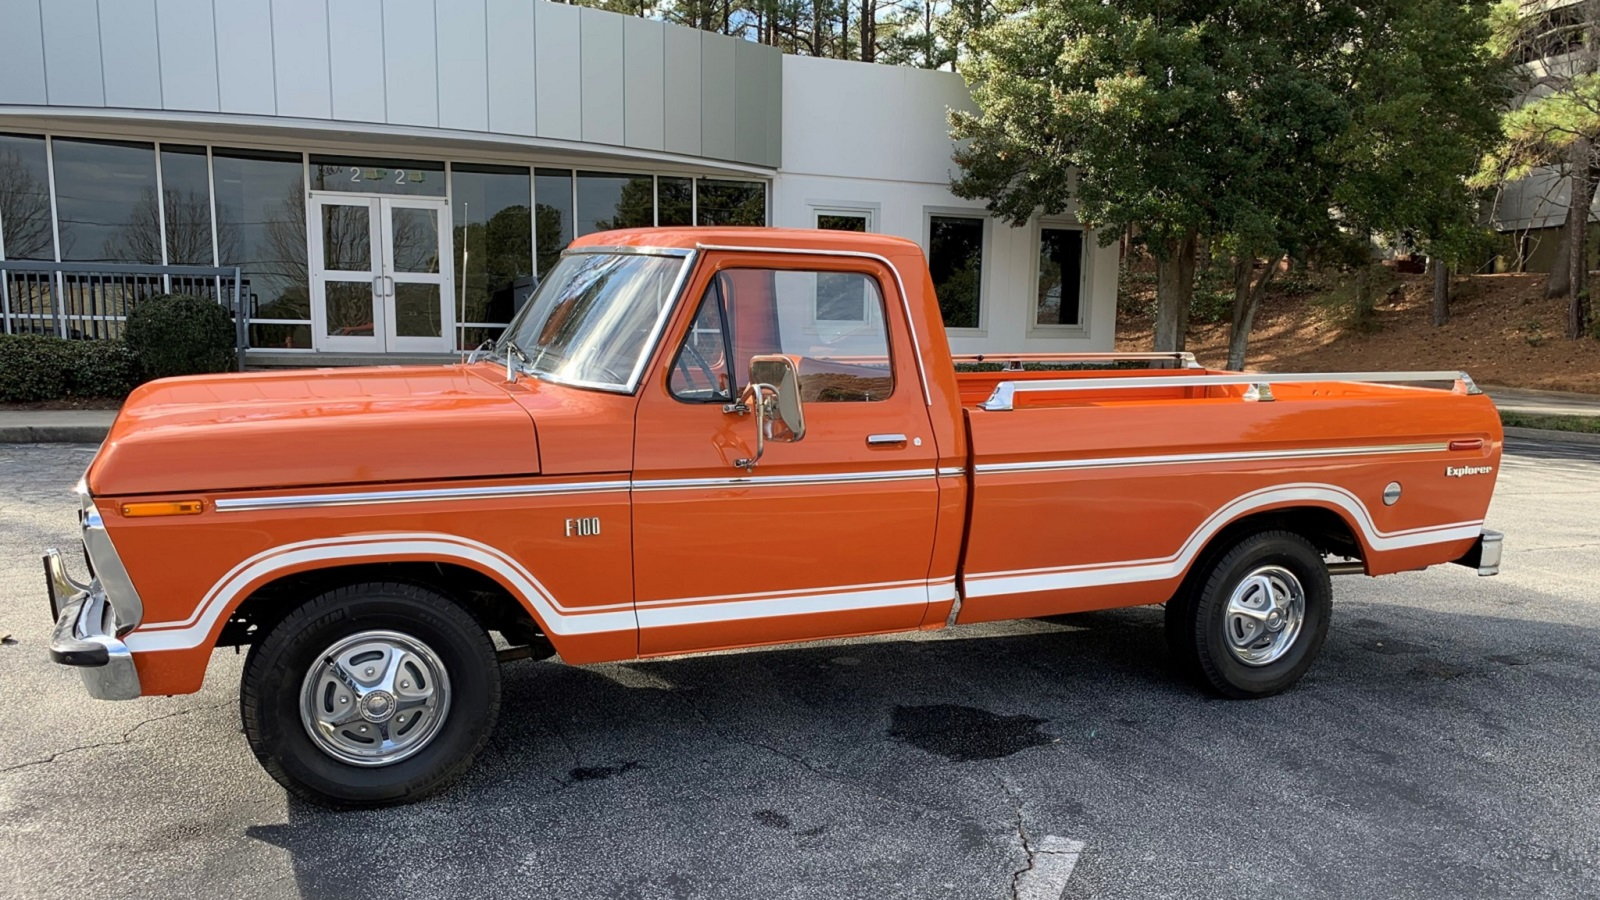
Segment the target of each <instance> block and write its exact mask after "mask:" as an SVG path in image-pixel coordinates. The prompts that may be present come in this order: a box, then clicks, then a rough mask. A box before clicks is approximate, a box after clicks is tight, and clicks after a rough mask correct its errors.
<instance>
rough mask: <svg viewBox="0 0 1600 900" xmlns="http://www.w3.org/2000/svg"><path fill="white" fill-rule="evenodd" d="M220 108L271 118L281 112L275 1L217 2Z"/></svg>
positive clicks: (215, 6) (224, 0)
mask: <svg viewBox="0 0 1600 900" xmlns="http://www.w3.org/2000/svg"><path fill="white" fill-rule="evenodd" d="M211 9H212V15H213V16H215V18H216V31H217V105H218V106H219V107H220V108H221V110H222V111H223V112H229V113H241V114H244V115H260V116H270V115H272V114H274V113H275V112H277V109H278V92H277V82H276V79H275V77H274V76H273V57H274V55H275V50H276V43H277V39H276V37H275V35H274V31H275V29H274V28H273V18H274V17H273V14H272V3H271V0H217V2H215V3H213V4H212V8H211Z"/></svg>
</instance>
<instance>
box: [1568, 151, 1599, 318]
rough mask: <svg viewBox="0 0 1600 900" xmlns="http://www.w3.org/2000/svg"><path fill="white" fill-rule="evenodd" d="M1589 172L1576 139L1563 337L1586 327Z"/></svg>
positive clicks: (1591, 191) (1591, 180)
mask: <svg viewBox="0 0 1600 900" xmlns="http://www.w3.org/2000/svg"><path fill="white" fill-rule="evenodd" d="M1592 176H1593V173H1592V172H1591V171H1590V169H1589V142H1588V140H1586V139H1583V138H1579V139H1578V140H1577V141H1575V142H1574V143H1573V146H1572V193H1571V199H1570V200H1569V201H1568V204H1567V281H1568V282H1569V283H1570V284H1571V288H1570V289H1569V290H1568V292H1567V296H1568V298H1569V300H1568V302H1567V337H1568V339H1570V340H1577V339H1578V338H1581V337H1583V332H1584V329H1585V326H1587V325H1588V322H1587V319H1588V315H1587V313H1588V310H1587V308H1586V307H1587V305H1588V302H1589V246H1588V242H1589V210H1590V208H1591V207H1592V206H1593V205H1594V178H1593V177H1592Z"/></svg>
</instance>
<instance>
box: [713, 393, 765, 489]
mask: <svg viewBox="0 0 1600 900" xmlns="http://www.w3.org/2000/svg"><path fill="white" fill-rule="evenodd" d="M767 391H772V392H773V393H774V394H776V393H777V388H774V387H772V386H771V385H768V384H752V385H749V386H747V387H746V388H745V389H744V395H743V396H741V397H740V398H739V402H738V403H730V404H728V405H727V406H724V407H723V408H722V410H723V412H736V413H738V414H739V415H744V414H745V413H747V412H751V411H754V412H755V414H756V454H755V455H754V456H746V457H742V458H740V459H736V460H734V461H733V464H734V465H735V466H737V467H739V468H741V469H743V470H745V471H746V472H748V471H750V470H752V469H754V468H755V467H756V463H758V462H760V461H761V457H762V455H763V454H765V453H766V452H767Z"/></svg>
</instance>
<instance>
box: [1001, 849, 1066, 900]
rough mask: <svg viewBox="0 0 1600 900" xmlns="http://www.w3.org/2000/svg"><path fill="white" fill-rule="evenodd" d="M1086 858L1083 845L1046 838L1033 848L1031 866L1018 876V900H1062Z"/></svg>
mask: <svg viewBox="0 0 1600 900" xmlns="http://www.w3.org/2000/svg"><path fill="white" fill-rule="evenodd" d="M1082 854H1083V841H1075V840H1073V839H1071V838H1064V837H1058V836H1056V835H1053V834H1047V835H1045V836H1044V837H1042V838H1040V839H1039V840H1038V841H1037V842H1036V843H1035V844H1034V846H1033V848H1032V853H1031V854H1030V860H1029V861H1030V862H1031V863H1032V865H1031V866H1030V867H1029V868H1028V869H1027V870H1025V871H1023V872H1022V873H1020V874H1019V875H1018V876H1017V881H1016V886H1015V891H1014V894H1015V896H1016V900H1061V894H1062V892H1063V891H1065V890H1066V889H1067V880H1068V879H1070V878H1071V877H1072V870H1073V869H1074V868H1076V867H1077V865H1078V857H1079V856H1081V855H1082Z"/></svg>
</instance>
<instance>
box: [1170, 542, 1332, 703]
mask: <svg viewBox="0 0 1600 900" xmlns="http://www.w3.org/2000/svg"><path fill="white" fill-rule="evenodd" d="M1275 569H1276V570H1283V571H1286V572H1288V573H1290V574H1291V575H1293V576H1294V579H1295V580H1296V581H1297V582H1298V587H1299V588H1300V590H1301V592H1302V594H1303V597H1304V613H1303V616H1302V617H1301V619H1300V625H1299V628H1298V630H1297V631H1296V632H1295V633H1294V636H1293V637H1291V638H1289V639H1287V640H1285V641H1284V642H1283V647H1282V649H1281V650H1277V651H1276V652H1277V653H1280V654H1281V655H1277V656H1275V657H1274V656H1272V653H1273V652H1274V651H1272V650H1270V649H1268V650H1260V651H1252V650H1250V648H1248V647H1246V648H1244V649H1240V650H1236V649H1235V642H1234V641H1232V640H1230V637H1229V631H1228V629H1229V627H1230V623H1229V618H1230V617H1229V615H1228V604H1229V601H1230V599H1231V598H1232V597H1233V595H1234V592H1235V590H1238V589H1239V588H1240V587H1241V585H1242V584H1243V583H1244V582H1245V580H1246V578H1247V577H1249V576H1250V575H1251V574H1252V573H1256V572H1260V571H1272V570H1275ZM1332 609H1333V584H1332V582H1331V580H1330V579H1329V577H1328V567H1327V565H1326V564H1325V563H1324V562H1323V560H1322V554H1321V553H1319V552H1318V551H1317V548H1316V547H1314V546H1312V544H1311V542H1310V541H1307V540H1306V539H1305V538H1303V537H1301V536H1300V535H1298V534H1295V533H1293V532H1289V531H1263V532H1258V533H1256V534H1252V535H1249V536H1247V537H1245V538H1243V539H1241V540H1240V541H1239V542H1238V543H1237V544H1235V545H1234V546H1233V547H1232V548H1231V549H1229V550H1228V551H1227V552H1226V553H1223V554H1222V555H1221V556H1212V557H1211V562H1210V564H1209V565H1208V567H1207V569H1206V570H1204V571H1199V572H1196V573H1194V576H1193V577H1191V578H1190V579H1189V582H1188V585H1187V590H1181V591H1179V594H1178V596H1176V597H1174V598H1173V599H1172V600H1170V601H1169V602H1168V603H1167V611H1166V628H1167V643H1168V646H1170V647H1171V648H1172V652H1173V655H1174V656H1175V657H1176V659H1177V660H1178V663H1179V665H1180V666H1181V667H1182V668H1183V669H1184V670H1185V671H1186V673H1187V674H1188V675H1189V676H1190V677H1191V678H1193V679H1194V680H1195V681H1196V682H1197V683H1198V684H1199V685H1200V686H1201V687H1202V688H1204V689H1206V690H1208V691H1211V692H1213V693H1216V694H1220V695H1221V696H1224V697H1231V698H1235V699H1252V698H1257V697H1270V696H1272V695H1273V694H1277V693H1280V692H1282V691H1284V690H1287V689H1288V688H1290V687H1292V686H1293V685H1294V683H1295V682H1297V681H1299V680H1300V677H1301V676H1302V675H1304V674H1305V673H1306V670H1307V669H1309V668H1311V664H1312V663H1313V662H1314V661H1315V660H1316V658H1317V653H1318V652H1319V651H1321V649H1322V642H1323V640H1324V639H1325V638H1326V637H1327V634H1328V622H1329V619H1330V617H1331V614H1332ZM1263 627H1265V625H1263ZM1274 634H1275V633H1274ZM1245 635H1246V636H1248V632H1246V633H1245ZM1259 640H1260V641H1262V642H1266V643H1268V644H1270V643H1271V641H1272V636H1271V635H1268V634H1267V633H1266V632H1262V634H1261V637H1260V638H1259ZM1251 652H1257V653H1261V654H1262V655H1263V657H1265V658H1268V659H1269V660H1270V661H1265V662H1261V663H1258V664H1251V663H1248V662H1246V661H1245V660H1244V659H1243V658H1242V657H1241V654H1248V653H1251Z"/></svg>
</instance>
